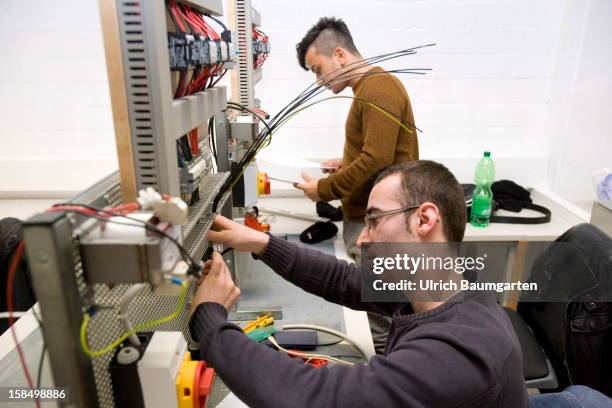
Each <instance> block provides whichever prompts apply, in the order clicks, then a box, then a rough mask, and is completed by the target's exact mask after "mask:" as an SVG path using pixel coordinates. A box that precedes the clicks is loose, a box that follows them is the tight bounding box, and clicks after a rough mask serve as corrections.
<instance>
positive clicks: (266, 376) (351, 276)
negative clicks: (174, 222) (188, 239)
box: [190, 161, 527, 408]
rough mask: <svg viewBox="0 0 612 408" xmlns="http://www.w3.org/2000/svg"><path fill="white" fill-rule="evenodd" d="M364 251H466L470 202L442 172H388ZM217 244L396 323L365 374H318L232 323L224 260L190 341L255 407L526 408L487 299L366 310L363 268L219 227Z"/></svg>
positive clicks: (507, 334)
mask: <svg viewBox="0 0 612 408" xmlns="http://www.w3.org/2000/svg"><path fill="white" fill-rule="evenodd" d="M365 220H366V223H367V227H366V228H364V229H363V231H362V232H361V234H360V237H359V240H358V243H359V244H361V243H363V242H368V241H371V242H388V243H404V242H415V243H436V242H449V241H450V242H459V241H461V240H462V239H463V234H464V231H465V220H466V208H465V204H464V199H463V191H462V189H461V186H460V185H459V183H458V182H457V180H456V179H455V177H454V176H453V175H452V173H450V172H449V171H448V169H446V167H444V166H442V165H441V164H438V163H434V162H430V161H416V162H411V163H406V164H401V165H395V166H391V167H389V168H387V169H386V170H384V171H383V172H382V173H381V174H380V175H379V176H378V177H377V178H376V180H375V182H374V186H373V188H372V191H371V193H370V196H369V200H368V208H367V215H366V218H365ZM208 238H209V239H210V240H211V241H213V242H219V243H223V244H225V245H228V246H231V247H233V248H235V249H236V250H239V251H248V252H252V253H254V254H255V255H256V256H257V257H258V258H259V259H260V260H261V261H263V262H264V263H266V264H267V265H268V266H270V267H271V268H272V269H273V270H274V271H275V272H276V273H278V274H279V275H281V276H282V277H283V278H285V279H287V280H288V281H290V282H292V283H294V284H295V285H297V286H299V287H301V288H302V289H304V290H305V291H307V292H310V293H313V294H316V295H318V296H321V297H323V298H325V299H327V300H328V301H331V302H335V303H338V304H341V305H344V306H347V307H350V308H352V309H356V310H366V311H373V312H377V313H380V314H383V315H386V316H390V317H392V318H393V323H392V329H391V332H390V333H391V334H390V336H389V338H388V340H387V344H386V348H385V352H384V355H383V356H379V355H376V356H374V357H372V358H371V359H370V361H369V362H368V364H367V365H356V366H353V367H346V366H343V365H336V366H333V367H332V366H323V367H320V368H314V367H312V366H309V365H304V364H303V362H302V361H301V360H300V359H295V358H290V357H288V356H286V355H284V354H283V353H280V352H277V351H275V350H272V349H270V348H267V347H266V346H264V345H261V344H259V343H257V342H255V341H252V340H250V339H249V338H247V337H246V335H245V334H244V333H243V332H242V330H241V329H240V328H239V327H238V326H236V325H234V324H232V323H229V322H227V309H229V308H231V306H232V305H233V304H234V302H235V301H236V299H237V298H238V296H239V295H240V291H239V290H238V288H237V287H236V286H235V285H234V283H233V282H232V279H231V276H230V274H229V271H228V269H227V267H226V266H225V264H224V262H223V260H222V258H221V256H220V255H219V254H218V253H214V254H213V259H212V260H211V261H209V262H207V263H206V265H205V273H204V275H205V276H204V278H203V279H202V282H201V284H200V285H199V287H198V290H197V292H196V295H195V297H194V300H193V303H192V308H193V310H194V314H193V317H192V320H191V323H190V325H191V326H190V327H191V330H192V334H193V336H194V338H195V339H196V340H198V341H199V342H200V351H201V355H202V358H204V359H205V360H206V362H207V363H208V364H209V365H210V366H212V367H214V368H215V369H216V370H217V373H218V374H219V376H220V377H221V378H222V379H223V381H224V383H225V384H226V385H227V386H228V387H229V388H230V389H231V390H232V391H233V392H234V393H235V394H236V395H237V396H238V397H239V398H240V399H242V400H243V401H244V402H245V403H246V404H247V405H249V406H251V407H493V406H495V407H508V408H510V407H512V408H522V407H527V393H526V388H525V383H524V379H523V369H522V362H521V361H522V357H521V351H520V346H519V344H518V340H517V338H516V335H515V334H514V330H513V328H512V325H511V324H510V321H509V320H508V317H507V316H506V314H505V312H504V311H503V310H502V309H501V307H500V306H499V305H498V304H497V303H496V301H495V298H494V296H493V295H492V294H491V293H489V292H479V291H459V292H457V293H454V294H453V296H452V297H451V298H449V299H446V300H442V301H419V300H416V299H417V298H414V299H412V300H411V298H410V294H408V293H406V297H407V300H406V302H403V303H384V302H362V301H361V274H360V273H359V266H356V265H355V264H352V263H350V264H349V263H347V262H344V261H340V260H338V259H336V258H335V257H333V256H330V255H325V254H323V253H321V252H319V251H316V250H312V249H309V248H305V247H302V246H298V245H297V244H294V243H290V242H287V241H284V240H282V239H279V238H276V237H274V236H271V235H267V234H264V233H261V232H258V231H255V230H252V229H249V228H247V227H245V226H242V225H239V224H236V223H234V222H233V221H231V220H228V219H226V218H223V217H220V216H218V217H217V218H216V219H215V228H214V230H212V231H211V232H210V233H209V236H208Z"/></svg>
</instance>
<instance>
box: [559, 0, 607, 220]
mask: <svg viewBox="0 0 612 408" xmlns="http://www.w3.org/2000/svg"><path fill="white" fill-rule="evenodd" d="M568 6H569V7H568V9H567V11H566V15H565V17H564V23H563V33H562V42H561V43H562V47H561V49H560V52H559V61H558V68H557V72H556V75H555V78H554V83H553V98H552V103H551V116H550V125H549V129H550V148H549V152H550V155H551V161H550V168H549V180H548V183H549V186H550V188H551V190H552V191H554V192H555V193H557V194H559V195H561V196H563V197H564V198H566V199H567V200H570V201H572V202H574V203H576V204H578V205H580V206H582V207H583V208H586V209H590V207H591V201H592V200H593V199H595V193H594V188H593V186H592V183H591V173H592V172H593V171H594V170H596V169H600V168H604V167H612V108H611V107H610V98H611V97H612V69H611V63H612V25H610V22H611V21H612V2H611V1H609V0H575V1H572V2H571V3H569V5H568Z"/></svg>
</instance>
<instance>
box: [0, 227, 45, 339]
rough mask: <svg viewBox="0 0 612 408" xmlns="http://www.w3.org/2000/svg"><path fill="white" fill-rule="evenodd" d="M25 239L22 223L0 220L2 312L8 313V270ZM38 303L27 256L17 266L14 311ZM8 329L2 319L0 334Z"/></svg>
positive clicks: (6, 323) (23, 309) (0, 305)
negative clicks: (22, 240)
mask: <svg viewBox="0 0 612 408" xmlns="http://www.w3.org/2000/svg"><path fill="white" fill-rule="evenodd" d="M22 238H23V233H22V230H21V222H20V221H19V220H18V219H16V218H4V219H2V220H0V310H1V311H3V312H5V311H7V303H6V301H7V299H6V289H7V279H8V270H9V266H10V264H11V260H12V259H13V253H14V252H15V249H16V248H17V244H19V241H21V239H22ZM34 303H36V296H35V295H34V289H33V288H32V277H31V276H30V270H29V269H28V266H27V261H26V259H25V256H22V257H21V262H19V264H18V266H17V271H16V273H15V280H14V285H13V309H14V310H15V311H26V310H28V309H30V308H31V307H32V306H33V305H34ZM6 329H8V319H0V333H2V332H4V331H5V330H6Z"/></svg>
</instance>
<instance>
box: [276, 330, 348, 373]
mask: <svg viewBox="0 0 612 408" xmlns="http://www.w3.org/2000/svg"><path fill="white" fill-rule="evenodd" d="M267 340H268V341H269V342H270V343H272V345H274V347H276V348H277V349H279V350H280V351H282V352H284V353H287V354H289V355H290V356H296V357H300V358H306V359H307V360H306V361H305V362H304V364H308V363H309V362H310V361H311V360H313V359H315V358H316V359H319V360H326V361H331V362H334V363H336V364H341V365H345V366H348V367H352V366H354V365H355V363H351V362H349V361H344V360H341V359H339V358H336V357H332V356H328V355H325V354H314V353H302V352H300V351H293V350H287V349H286V348H283V347H282V346H281V345H280V344H278V342H277V341H276V339H275V338H274V336H270V337H268V339H267Z"/></svg>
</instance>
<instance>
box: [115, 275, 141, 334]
mask: <svg viewBox="0 0 612 408" xmlns="http://www.w3.org/2000/svg"><path fill="white" fill-rule="evenodd" d="M147 286H149V285H148V284H146V283H137V284H135V285H132V286H130V288H129V289H128V290H127V291H126V292H125V294H124V295H123V297H122V298H121V303H119V315H118V316H117V317H118V318H119V321H120V322H121V324H122V325H123V330H124V331H126V332H128V331H130V330H132V323H130V317H129V316H128V309H129V307H130V303H132V300H134V298H135V297H136V295H138V292H140V291H141V290H142V289H144V288H146V287H147ZM128 339H130V343H132V345H134V346H140V340H139V339H138V335H137V334H136V333H132V335H130V337H128Z"/></svg>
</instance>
